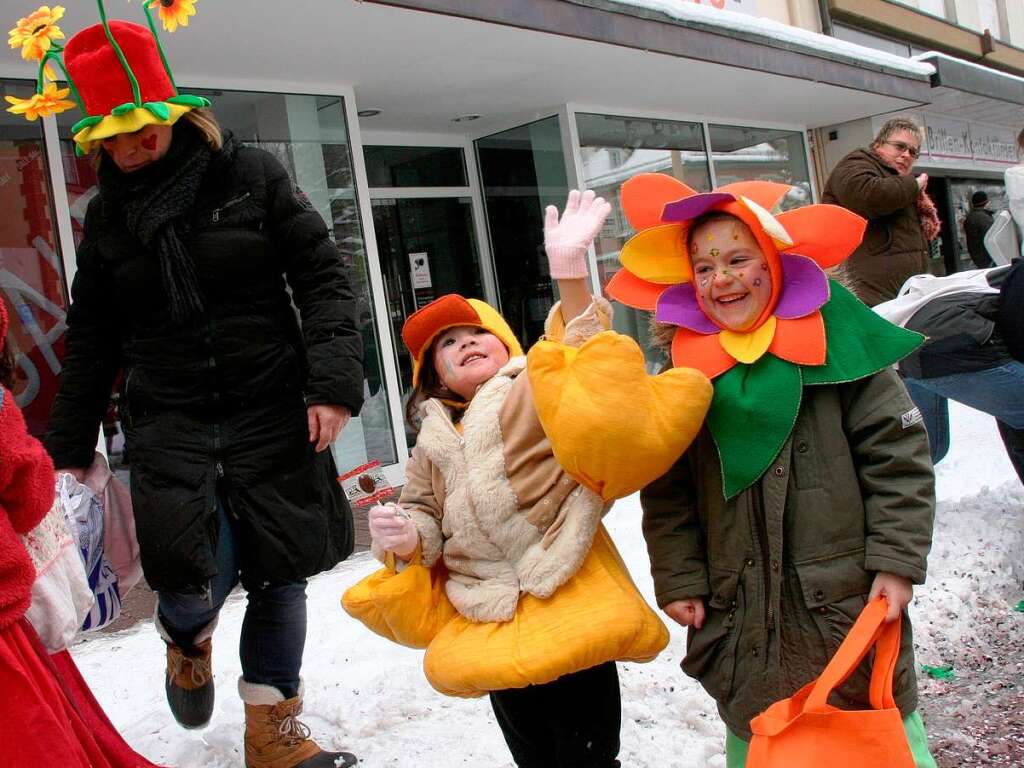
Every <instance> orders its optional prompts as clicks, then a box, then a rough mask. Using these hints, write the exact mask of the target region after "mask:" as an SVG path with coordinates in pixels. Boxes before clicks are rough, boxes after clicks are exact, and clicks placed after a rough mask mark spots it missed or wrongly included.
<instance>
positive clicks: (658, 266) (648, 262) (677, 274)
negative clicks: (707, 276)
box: [619, 224, 693, 285]
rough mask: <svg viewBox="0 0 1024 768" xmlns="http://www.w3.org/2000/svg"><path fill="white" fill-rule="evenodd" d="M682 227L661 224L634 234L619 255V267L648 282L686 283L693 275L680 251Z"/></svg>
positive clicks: (682, 247) (681, 248)
mask: <svg viewBox="0 0 1024 768" xmlns="http://www.w3.org/2000/svg"><path fill="white" fill-rule="evenodd" d="M685 247H686V242H685V241H684V240H683V226H682V225H681V224H662V225H660V226H657V227H648V228H647V229H642V230H640V231H639V232H637V233H636V234H635V235H633V237H631V238H629V240H627V241H626V244H625V245H624V246H622V250H621V251H620V252H619V261H621V262H622V266H624V267H625V268H626V269H628V270H629V271H630V272H632V273H633V274H634V275H636V276H637V277H639V278H640V279H641V280H646V281H647V282H649V283H660V284H662V285H675V284H676V283H685V282H689V281H690V280H691V279H692V278H693V275H692V273H691V271H690V265H689V259H687V258H685V254H684V252H683V249H684V248H685Z"/></svg>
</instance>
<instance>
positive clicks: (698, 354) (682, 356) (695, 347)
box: [672, 328, 736, 379]
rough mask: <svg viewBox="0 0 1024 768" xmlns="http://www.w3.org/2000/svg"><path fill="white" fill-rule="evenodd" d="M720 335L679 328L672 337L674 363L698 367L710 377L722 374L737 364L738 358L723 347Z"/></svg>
mask: <svg viewBox="0 0 1024 768" xmlns="http://www.w3.org/2000/svg"><path fill="white" fill-rule="evenodd" d="M718 336H719V334H717V333H716V334H712V335H710V336H708V335H705V334H703V333H697V332H696V331H691V330H690V329H688V328H677V329H676V335H675V336H674V337H673V338H672V365H674V366H675V367H677V368H683V367H685V368H696V369H697V370H698V371H700V372H701V373H703V374H704V375H705V376H707V377H708V378H709V379H713V378H715V377H716V376H721V375H722V374H723V373H725V372H726V371H728V370H729V369H730V368H732V367H733V366H734V365H736V359H735V358H734V357H733V356H732V355H730V354H729V353H728V352H726V351H725V350H724V349H722V345H721V344H720V343H719V341H718Z"/></svg>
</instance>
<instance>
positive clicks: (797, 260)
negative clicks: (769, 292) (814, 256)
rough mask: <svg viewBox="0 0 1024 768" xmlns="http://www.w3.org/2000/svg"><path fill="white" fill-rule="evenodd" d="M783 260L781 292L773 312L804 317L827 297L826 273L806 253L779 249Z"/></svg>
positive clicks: (792, 318) (784, 315)
mask: <svg viewBox="0 0 1024 768" xmlns="http://www.w3.org/2000/svg"><path fill="white" fill-rule="evenodd" d="M779 259H780V260H781V261H782V296H781V297H780V298H779V303H778V306H776V307H775V313H774V314H775V316H776V317H781V318H782V319H783V320H795V319H796V318H798V317H806V316H807V315H809V314H811V313H812V312H814V311H815V310H817V309H820V308H821V307H822V305H823V304H825V302H827V301H828V297H829V288H828V277H827V276H826V275H825V273H824V272H822V270H821V267H819V266H818V265H817V264H815V263H814V262H813V261H811V260H810V259H808V258H807V257H806V256H798V255H797V254H794V253H780V254H779Z"/></svg>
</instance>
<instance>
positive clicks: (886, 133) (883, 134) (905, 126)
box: [871, 116, 924, 148]
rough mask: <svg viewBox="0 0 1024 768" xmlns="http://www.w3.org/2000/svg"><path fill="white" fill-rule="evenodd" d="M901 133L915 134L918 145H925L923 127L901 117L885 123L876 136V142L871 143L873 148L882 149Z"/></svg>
mask: <svg viewBox="0 0 1024 768" xmlns="http://www.w3.org/2000/svg"><path fill="white" fill-rule="evenodd" d="M900 131H907V132H909V133H912V134H914V135H915V136H917V141H918V143H919V144H924V131H923V130H922V129H921V126H920V125H918V124H917V123H916V122H915V121H913V120H911V119H910V118H909V117H904V116H899V117H893V118H890V119H889V120H886V121H885V124H884V125H883V126H882V127H881V128H880V129H879V131H878V135H877V136H875V140H874V141H872V142H871V147H872V148H874V147H880V146H881V145H882V144H885V142H887V141H888V140H889V139H891V138H892V137H893V136H894V135H896V134H897V133H899V132H900Z"/></svg>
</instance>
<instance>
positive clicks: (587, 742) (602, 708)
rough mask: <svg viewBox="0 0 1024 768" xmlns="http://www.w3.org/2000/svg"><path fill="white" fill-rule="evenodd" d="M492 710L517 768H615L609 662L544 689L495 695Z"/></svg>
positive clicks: (617, 711) (616, 715)
mask: <svg viewBox="0 0 1024 768" xmlns="http://www.w3.org/2000/svg"><path fill="white" fill-rule="evenodd" d="M491 706H492V707H493V708H494V715H495V717H497V718H498V725H500V726H501V732H502V734H504V736H505V741H506V743H508V748H509V750H510V751H511V752H512V757H513V759H514V760H515V761H516V765H517V766H519V768H618V766H619V761H618V760H616V759H615V758H616V757H617V756H618V754H619V725H620V721H621V715H622V713H621V705H620V699H619V673H618V670H617V669H616V667H615V662H613V661H609V662H607V663H605V664H600V665H598V666H596V667H591V668H590V669H585V670H583V671H582V672H575V673H573V674H571V675H565V676H564V677H560V678H558V679H557V680H554V681H552V682H550V683H545V684H544V685H530V686H527V687H526V688H511V689H509V690H507V691H494V692H493V693H492V694H491Z"/></svg>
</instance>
